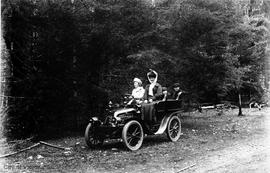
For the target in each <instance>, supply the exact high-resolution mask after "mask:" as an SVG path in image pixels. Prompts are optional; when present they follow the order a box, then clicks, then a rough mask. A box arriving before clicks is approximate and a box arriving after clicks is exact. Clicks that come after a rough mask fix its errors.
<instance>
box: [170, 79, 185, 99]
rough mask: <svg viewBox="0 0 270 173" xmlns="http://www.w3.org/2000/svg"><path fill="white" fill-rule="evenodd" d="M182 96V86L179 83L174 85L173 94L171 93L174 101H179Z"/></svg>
mask: <svg viewBox="0 0 270 173" xmlns="http://www.w3.org/2000/svg"><path fill="white" fill-rule="evenodd" d="M181 94H182V91H181V89H180V84H179V83H175V84H173V92H172V93H171V97H172V99H175V100H179V97H180V95H181Z"/></svg>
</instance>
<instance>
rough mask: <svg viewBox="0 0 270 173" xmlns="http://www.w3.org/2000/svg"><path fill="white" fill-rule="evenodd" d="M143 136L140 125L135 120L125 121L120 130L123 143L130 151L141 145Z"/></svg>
mask: <svg viewBox="0 0 270 173" xmlns="http://www.w3.org/2000/svg"><path fill="white" fill-rule="evenodd" d="M143 136H144V134H143V129H142V126H141V124H140V123H139V122H138V121H136V120H132V121H129V122H128V123H126V124H125V126H124V128H123V130H122V139H123V141H124V144H125V146H126V147H127V148H128V149H129V150H131V151H135V150H138V149H139V148H140V147H141V146H142V143H143Z"/></svg>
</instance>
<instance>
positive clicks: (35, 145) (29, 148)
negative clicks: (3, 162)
mask: <svg viewBox="0 0 270 173" xmlns="http://www.w3.org/2000/svg"><path fill="white" fill-rule="evenodd" d="M39 145H40V143H36V144H34V145H31V146H30V147H27V148H24V149H22V150H19V151H16V152H13V153H10V154H5V155H2V156H0V158H4V157H9V156H13V155H16V154H19V153H22V152H24V151H27V150H31V149H33V148H35V147H37V146H39Z"/></svg>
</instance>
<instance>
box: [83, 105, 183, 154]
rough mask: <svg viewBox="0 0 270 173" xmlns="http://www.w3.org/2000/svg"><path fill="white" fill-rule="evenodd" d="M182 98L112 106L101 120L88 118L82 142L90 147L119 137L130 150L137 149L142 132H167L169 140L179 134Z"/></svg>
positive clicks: (141, 140) (174, 139)
mask: <svg viewBox="0 0 270 173" xmlns="http://www.w3.org/2000/svg"><path fill="white" fill-rule="evenodd" d="M181 112H182V109H181V101H178V100H166V101H156V102H152V103H149V104H145V103H143V104H127V105H125V106H124V107H122V108H112V109H110V110H109V111H108V112H107V115H106V116H105V119H104V120H100V119H99V118H98V117H91V118H90V122H89V124H88V126H87V127H86V130H85V141H86V144H87V145H88V146H89V147H90V148H94V147H97V146H101V145H102V144H103V141H104V140H105V139H119V138H122V140H123V142H124V144H125V146H126V147H127V148H128V149H129V150H132V151H134V150H138V149H139V148H140V147H141V146H142V143H143V139H144V136H145V135H157V134H162V133H164V132H166V134H167V136H168V139H169V140H170V141H173V142H174V141H177V140H178V139H179V138H180V135H181V121H180V118H179V116H180V115H181Z"/></svg>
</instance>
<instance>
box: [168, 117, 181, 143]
mask: <svg viewBox="0 0 270 173" xmlns="http://www.w3.org/2000/svg"><path fill="white" fill-rule="evenodd" d="M173 121H177V122H178V124H179V127H178V132H177V135H176V136H175V137H172V136H171V134H170V132H169V131H170V126H171V125H172V122H173ZM166 133H167V137H168V139H169V140H170V141H172V142H176V141H177V140H178V139H179V138H180V136H181V121H180V118H179V117H178V116H172V117H171V118H170V120H169V122H168V125H167V129H166Z"/></svg>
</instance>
